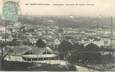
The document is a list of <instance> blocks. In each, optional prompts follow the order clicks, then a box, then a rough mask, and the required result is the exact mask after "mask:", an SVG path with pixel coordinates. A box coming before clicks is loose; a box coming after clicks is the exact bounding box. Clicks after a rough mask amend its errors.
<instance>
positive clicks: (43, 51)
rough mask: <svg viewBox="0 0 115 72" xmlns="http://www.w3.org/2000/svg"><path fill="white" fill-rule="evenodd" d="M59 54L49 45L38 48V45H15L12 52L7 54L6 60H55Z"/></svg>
mask: <svg viewBox="0 0 115 72" xmlns="http://www.w3.org/2000/svg"><path fill="white" fill-rule="evenodd" d="M57 58H58V56H57V55H56V54H55V53H54V52H53V50H52V49H51V48H49V47H45V48H37V47H28V46H21V47H18V46H16V47H13V48H11V51H10V53H9V54H8V56H6V58H5V59H6V60H9V61H32V62H33V61H40V60H54V59H57Z"/></svg>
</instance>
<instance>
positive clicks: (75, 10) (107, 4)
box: [0, 0, 115, 17]
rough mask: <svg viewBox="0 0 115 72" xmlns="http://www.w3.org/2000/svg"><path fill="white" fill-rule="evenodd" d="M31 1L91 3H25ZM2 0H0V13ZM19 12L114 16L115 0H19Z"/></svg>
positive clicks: (25, 13) (29, 13)
mask: <svg viewBox="0 0 115 72" xmlns="http://www.w3.org/2000/svg"><path fill="white" fill-rule="evenodd" d="M31 3H36V4H40V3H43V4H44V3H46V4H47V3H49V4H59V3H61V4H64V3H65V4H73V3H74V4H75V3H76V4H78V3H79V4H93V5H77V6H75V5H74V6H54V5H50V6H47V5H25V4H31ZM1 13H2V0H0V14H1ZM20 13H21V14H23V15H77V16H114V17H115V0H20Z"/></svg>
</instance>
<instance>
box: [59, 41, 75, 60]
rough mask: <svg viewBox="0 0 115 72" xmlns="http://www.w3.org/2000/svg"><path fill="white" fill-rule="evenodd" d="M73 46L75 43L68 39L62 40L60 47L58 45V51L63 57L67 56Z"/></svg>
mask: <svg viewBox="0 0 115 72" xmlns="http://www.w3.org/2000/svg"><path fill="white" fill-rule="evenodd" d="M72 48H73V45H72V44H71V43H70V42H68V41H66V40H63V41H62V42H61V44H60V45H59V47H58V51H59V53H60V54H59V55H60V57H61V58H62V59H64V58H65V57H67V56H68V54H69V53H70V52H71V50H72Z"/></svg>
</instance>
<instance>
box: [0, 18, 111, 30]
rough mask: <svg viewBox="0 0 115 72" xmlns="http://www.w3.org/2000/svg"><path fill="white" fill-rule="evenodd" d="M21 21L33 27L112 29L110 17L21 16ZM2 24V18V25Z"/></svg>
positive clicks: (0, 22)
mask: <svg viewBox="0 0 115 72" xmlns="http://www.w3.org/2000/svg"><path fill="white" fill-rule="evenodd" d="M19 21H20V22H21V23H22V24H32V25H40V24H43V25H49V24H54V25H58V26H60V27H73V28H74V27H75V28H90V29H94V28H97V25H98V27H102V25H103V28H110V26H111V20H110V18H109V17H108V18H107V17H103V18H96V17H69V16H38V17H37V16H20V17H19ZM1 24H2V21H1V18H0V25H1Z"/></svg>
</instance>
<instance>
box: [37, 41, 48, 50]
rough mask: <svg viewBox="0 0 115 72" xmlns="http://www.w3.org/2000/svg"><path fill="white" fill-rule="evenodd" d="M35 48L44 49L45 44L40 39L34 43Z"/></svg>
mask: <svg viewBox="0 0 115 72" xmlns="http://www.w3.org/2000/svg"><path fill="white" fill-rule="evenodd" d="M36 46H37V47H38V48H44V47H46V44H45V42H44V41H43V40H42V39H38V40H37V42H36Z"/></svg>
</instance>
